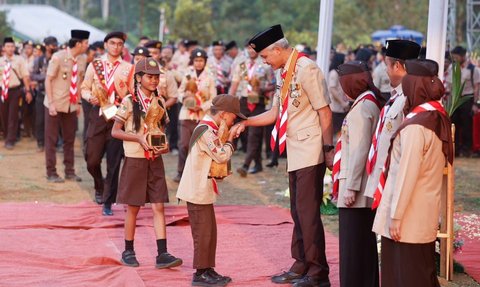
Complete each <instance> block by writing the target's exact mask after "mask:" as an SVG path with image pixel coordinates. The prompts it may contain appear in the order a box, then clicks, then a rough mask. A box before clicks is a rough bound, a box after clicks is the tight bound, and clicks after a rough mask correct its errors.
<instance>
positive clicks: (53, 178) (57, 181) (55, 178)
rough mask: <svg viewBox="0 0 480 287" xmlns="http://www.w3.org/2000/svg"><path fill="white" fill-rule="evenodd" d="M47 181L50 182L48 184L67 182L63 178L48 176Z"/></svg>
mask: <svg viewBox="0 0 480 287" xmlns="http://www.w3.org/2000/svg"><path fill="white" fill-rule="evenodd" d="M47 180H48V182H53V183H62V182H65V180H64V179H63V178H61V177H59V176H58V175H51V176H47Z"/></svg>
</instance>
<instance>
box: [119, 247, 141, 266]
mask: <svg viewBox="0 0 480 287" xmlns="http://www.w3.org/2000/svg"><path fill="white" fill-rule="evenodd" d="M120 262H122V264H123V265H125V266H130V267H138V266H140V263H138V261H137V257H135V251H133V250H125V251H123V253H122V259H121V260H120Z"/></svg>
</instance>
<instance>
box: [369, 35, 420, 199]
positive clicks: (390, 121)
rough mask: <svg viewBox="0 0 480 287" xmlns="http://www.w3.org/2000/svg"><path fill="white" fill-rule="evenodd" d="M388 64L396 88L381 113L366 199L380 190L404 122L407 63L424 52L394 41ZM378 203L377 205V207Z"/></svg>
mask: <svg viewBox="0 0 480 287" xmlns="http://www.w3.org/2000/svg"><path fill="white" fill-rule="evenodd" d="M386 48H387V51H386V52H385V64H386V65H387V74H388V77H389V78H390V85H391V86H392V91H391V97H390V99H389V100H388V102H387V103H386V104H385V106H384V107H383V108H382V110H381V111H380V118H379V120H378V123H377V128H376V130H375V133H374V134H373V136H372V145H371V146H370V150H369V154H368V159H367V173H368V174H369V177H368V181H367V187H366V189H365V196H368V197H372V198H373V197H374V194H375V192H376V190H377V186H378V182H379V178H380V173H381V171H382V168H383V166H384V165H385V159H386V158H387V154H388V149H389V147H390V140H391V138H392V135H393V134H394V133H395V132H396V131H397V129H398V127H399V126H400V124H401V123H402V121H403V117H404V115H403V107H404V105H405V99H406V98H405V96H404V95H403V91H402V78H403V77H404V76H405V75H406V74H407V72H406V70H405V60H408V59H416V58H417V57H418V54H419V53H420V49H421V47H420V45H418V44H417V43H415V42H412V41H407V40H390V41H388V42H387V45H386ZM377 204H378V202H374V204H373V207H374V208H375V207H376V206H377Z"/></svg>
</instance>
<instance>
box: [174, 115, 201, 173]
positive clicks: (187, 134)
mask: <svg viewBox="0 0 480 287" xmlns="http://www.w3.org/2000/svg"><path fill="white" fill-rule="evenodd" d="M197 124H198V122H197V121H192V120H181V121H180V142H179V143H178V165H177V172H178V174H180V175H182V173H183V169H184V168H185V161H186V160H187V155H188V148H189V144H190V138H191V137H192V134H193V130H194V129H195V127H196V126H197Z"/></svg>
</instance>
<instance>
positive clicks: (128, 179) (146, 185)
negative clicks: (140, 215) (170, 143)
mask: <svg viewBox="0 0 480 287" xmlns="http://www.w3.org/2000/svg"><path fill="white" fill-rule="evenodd" d="M147 202H150V203H161V202H168V189H167V181H166V179H165V168H164V166H163V160H162V157H161V156H159V157H158V158H156V159H155V160H153V161H152V160H147V159H145V158H133V157H125V162H124V164H123V167H122V172H121V174H120V182H119V184H118V194H117V203H124V204H128V205H135V206H143V205H145V203H147Z"/></svg>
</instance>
